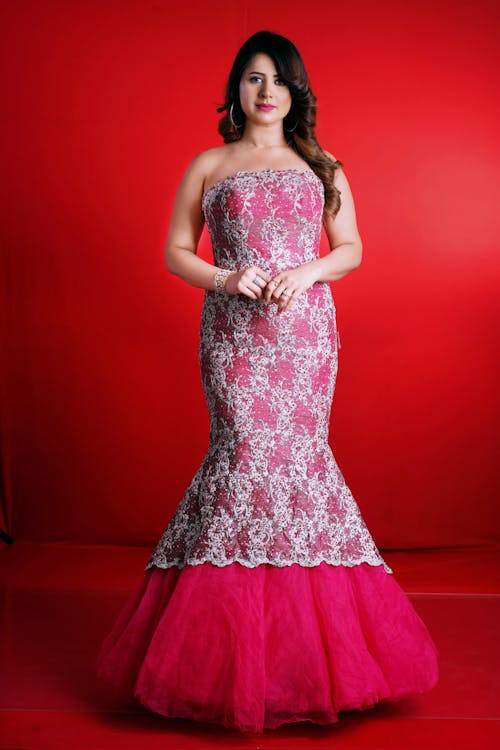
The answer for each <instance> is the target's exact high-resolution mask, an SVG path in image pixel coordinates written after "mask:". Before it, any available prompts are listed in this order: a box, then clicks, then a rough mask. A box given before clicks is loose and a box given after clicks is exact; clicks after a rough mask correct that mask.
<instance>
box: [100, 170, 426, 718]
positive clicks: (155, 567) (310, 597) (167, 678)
mask: <svg viewBox="0 0 500 750" xmlns="http://www.w3.org/2000/svg"><path fill="white" fill-rule="evenodd" d="M323 201H324V194H323V185H322V183H321V181H320V180H319V178H318V177H317V176H316V175H315V174H314V172H312V171H310V170H307V169H304V170H298V169H288V170H270V169H266V170H261V171H255V172H251V171H242V172H238V173H237V174H235V175H233V176H230V177H227V178H225V179H223V180H220V181H219V182H217V183H215V184H214V185H212V186H211V187H210V188H209V189H208V190H207V191H206V193H205V195H204V197H203V211H204V215H205V218H206V222H207V226H208V229H209V232H210V237H211V240H212V245H213V252H214V260H215V263H216V265H217V266H220V267H223V268H230V269H234V270H238V269H241V268H244V267H246V266H249V265H258V266H260V267H261V268H263V269H265V270H267V271H268V272H269V273H271V274H274V273H275V272H277V271H280V270H281V269H284V268H291V267H295V266H298V265H299V264H301V263H304V262H306V261H309V260H313V259H314V258H317V257H318V252H319V242H320V233H321V226H322V208H323ZM337 355H338V336H337V330H336V320H335V306H334V302H333V299H332V294H331V289H330V285H329V284H327V283H324V282H318V283H316V284H314V286H313V287H312V288H310V289H309V290H308V291H307V292H304V293H303V294H302V295H300V296H299V297H298V299H297V302H296V304H295V306H294V307H293V308H292V309H291V310H290V311H288V312H286V313H284V314H281V315H278V314H277V308H276V306H275V305H274V304H271V305H266V304H264V303H263V302H261V301H258V300H251V299H249V298H248V297H245V296H242V295H238V296H228V295H225V294H220V293H216V292H212V291H206V292H205V298H204V305H203V312H202V321H201V329H200V349H199V359H200V365H201V372H202V378H203V387H204V392H205V396H206V400H207V405H208V409H209V413H210V444H209V447H208V451H207V454H206V456H205V458H204V460H203V461H202V463H201V466H200V467H199V469H198V471H197V473H196V475H195V476H194V478H193V479H192V481H191V484H190V485H189V487H188V489H187V491H186V493H185V496H184V497H183V498H182V500H181V501H180V502H179V504H178V506H177V508H176V510H175V512H174V515H173V517H172V519H171V520H170V522H169V524H168V526H167V527H166V529H165V531H164V533H163V536H162V537H161V539H160V541H159V542H158V544H157V546H156V548H155V549H154V551H153V552H152V555H151V558H150V560H149V562H148V564H147V566H146V570H145V572H144V578H143V580H141V582H140V584H139V586H138V588H137V589H136V591H135V593H134V594H133V595H132V596H131V597H130V599H129V601H128V602H127V604H126V606H125V607H124V608H123V610H122V612H121V613H120V614H119V617H118V619H117V621H116V622H115V624H114V627H113V629H112V631H111V632H110V633H109V635H108V636H107V638H106V640H105V641H104V643H103V645H102V647H101V651H100V653H99V656H98V659H97V671H98V675H99V677H100V678H101V679H103V680H105V681H107V682H108V683H109V684H111V685H114V686H115V688H117V689H119V690H121V691H122V693H123V694H124V695H128V696H130V697H132V696H133V697H135V699H137V700H138V701H139V702H140V703H142V704H143V705H144V706H146V707H148V708H149V709H151V710H152V711H155V712H157V713H160V714H164V715H165V716H170V717H184V718H192V719H196V720H198V721H206V722H212V723H219V724H222V725H224V726H227V727H236V728H238V729H240V730H243V731H251V732H261V731H262V730H263V729H265V728H276V727H277V726H279V725H280V724H283V723H285V722H294V721H303V720H308V721H311V722H315V723H317V724H328V723H332V722H335V721H337V719H338V715H337V714H338V711H340V710H346V709H364V708H368V707H370V706H373V705H374V704H375V703H376V702H377V701H382V700H395V699H397V698H400V697H401V696H404V695H408V694H411V693H418V692H423V691H426V690H429V689H431V688H432V687H433V686H434V685H435V683H436V682H437V679H438V666H437V656H438V655H437V650H436V647H435V645H434V643H433V641H432V639H431V637H430V635H429V632H428V630H427V628H426V626H425V624H424V623H423V621H422V620H421V618H420V617H419V616H418V614H417V612H416V611H415V609H414V608H413V606H412V604H411V603H410V601H409V599H408V597H407V596H406V594H405V593H404V592H403V590H402V589H401V588H400V586H399V585H398V583H397V582H396V581H395V579H394V575H393V573H392V571H391V569H390V568H389V567H388V565H387V564H386V562H385V561H384V560H383V558H382V557H381V555H380V553H379V551H378V549H377V547H376V545H375V543H374V541H373V539H372V537H371V535H370V533H369V531H368V529H367V527H366V525H365V522H364V520H363V518H362V516H361V513H360V510H359V508H358V506H357V504H356V502H355V500H354V498H353V496H352V494H351V492H350V490H349V488H348V487H347V485H346V483H345V481H344V478H343V476H342V473H341V471H340V469H339V467H338V466H337V464H336V462H335V458H334V456H333V454H332V451H331V448H330V446H329V444H328V428H329V418H330V409H331V404H332V398H333V392H334V387H335V379H336V373H337Z"/></svg>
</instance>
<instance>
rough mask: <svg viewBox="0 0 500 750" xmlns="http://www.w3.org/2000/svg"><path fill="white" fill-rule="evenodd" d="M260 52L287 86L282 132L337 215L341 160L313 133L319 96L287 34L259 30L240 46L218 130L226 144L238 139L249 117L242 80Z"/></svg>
mask: <svg viewBox="0 0 500 750" xmlns="http://www.w3.org/2000/svg"><path fill="white" fill-rule="evenodd" d="M258 54H264V55H268V56H269V57H270V58H271V59H272V60H273V62H274V64H275V66H276V71H277V73H278V75H279V76H280V78H281V79H282V80H283V81H284V83H285V84H286V85H287V86H288V89H289V91H290V94H291V98H292V105H291V107H290V111H289V112H288V114H287V116H286V117H285V118H284V120H283V134H284V136H285V139H286V141H287V143H288V144H289V145H290V146H291V147H292V148H293V149H294V150H295V151H296V152H297V154H299V156H301V157H302V159H304V161H306V162H307V164H309V166H310V167H311V169H312V170H313V171H314V172H315V173H316V174H317V176H318V177H319V178H320V180H321V182H322V183H323V186H324V189H325V208H324V211H325V213H326V214H330V215H331V216H332V217H334V216H335V215H336V214H337V212H338V210H339V208H340V191H339V190H338V189H337V188H336V187H335V186H334V184H333V178H334V174H335V170H336V169H338V168H339V167H341V166H343V165H342V162H340V161H338V160H337V161H335V162H333V161H332V160H331V159H330V158H329V157H328V156H327V155H326V154H325V153H324V151H323V149H322V148H321V146H320V145H319V143H318V141H317V140H316V135H315V133H314V128H315V126H316V97H315V96H314V94H313V92H312V90H311V87H310V85H309V78H308V76H307V73H306V69H305V67H304V63H303V61H302V58H301V56H300V53H299V51H298V49H297V48H296V47H295V45H294V44H293V43H292V42H291V41H290V40H289V39H287V38H286V37H284V36H281V35H280V34H274V33H273V32H271V31H258V32H257V33H256V34H253V35H252V36H251V37H250V38H249V39H247V41H246V42H245V43H244V44H243V46H242V47H241V48H240V50H239V52H238V54H237V55H236V58H235V60H234V63H233V67H232V68H231V72H230V73H229V79H228V82H227V85H226V94H225V100H224V104H223V105H222V106H220V107H217V112H225V114H224V116H223V117H221V119H220V121H219V125H218V131H219V133H220V135H222V137H223V139H224V142H225V143H233V142H234V141H239V140H240V139H241V136H242V135H243V131H244V128H245V120H246V116H245V113H244V112H243V110H242V108H241V103H240V95H239V88H240V79H241V76H242V75H243V71H244V70H245V68H246V67H247V65H248V64H249V62H250V60H251V59H252V58H253V57H254V56H255V55H258Z"/></svg>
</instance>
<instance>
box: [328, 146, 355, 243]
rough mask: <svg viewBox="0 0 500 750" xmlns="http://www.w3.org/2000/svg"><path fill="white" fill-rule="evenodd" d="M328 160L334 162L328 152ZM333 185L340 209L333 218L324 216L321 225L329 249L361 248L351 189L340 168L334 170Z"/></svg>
mask: <svg viewBox="0 0 500 750" xmlns="http://www.w3.org/2000/svg"><path fill="white" fill-rule="evenodd" d="M324 153H325V154H326V155H327V156H328V157H329V158H330V159H332V160H333V161H336V159H335V157H334V156H332V154H330V153H329V152H328V151H325V152H324ZM333 184H334V185H335V187H336V188H337V190H338V191H339V192H340V209H339V210H338V212H337V214H336V215H335V217H334V218H332V217H331V216H328V215H325V218H324V221H323V224H324V227H325V231H326V234H327V237H328V241H329V243H330V249H331V250H334V249H335V248H336V247H338V245H343V244H346V243H355V244H359V246H360V247H361V246H362V243H361V237H360V235H359V231H358V226H357V221H356V210H355V207H354V199H353V196H352V192H351V188H350V186H349V182H348V180H347V177H346V176H345V173H344V170H343V169H342V168H341V167H340V168H337V169H336V170H335V176H334V181H333Z"/></svg>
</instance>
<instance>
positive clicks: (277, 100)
mask: <svg viewBox="0 0 500 750" xmlns="http://www.w3.org/2000/svg"><path fill="white" fill-rule="evenodd" d="M240 103H241V108H242V110H243V112H244V113H245V115H246V116H247V119H248V120H250V121H251V122H255V123H256V124H262V125H266V124H267V125H271V124H272V123H274V122H278V121H280V120H283V119H284V118H285V116H286V115H287V114H288V112H289V111H290V107H291V106H292V97H291V94H290V90H289V88H288V86H287V85H286V84H285V82H284V81H283V80H282V79H281V78H280V77H279V75H278V71H277V70H276V66H275V64H274V62H273V60H272V58H270V57H269V56H268V55H263V54H258V55H255V57H253V58H252V59H251V60H250V62H249V64H248V65H247V67H246V68H245V70H244V71H243V75H242V76H241V80H240Z"/></svg>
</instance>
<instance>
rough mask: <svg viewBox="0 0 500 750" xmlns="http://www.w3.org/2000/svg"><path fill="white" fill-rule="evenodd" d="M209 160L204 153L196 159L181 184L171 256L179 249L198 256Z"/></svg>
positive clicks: (171, 232) (169, 241)
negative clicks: (204, 185)
mask: <svg viewBox="0 0 500 750" xmlns="http://www.w3.org/2000/svg"><path fill="white" fill-rule="evenodd" d="M206 161H207V159H206V157H205V156H204V154H203V153H202V154H198V155H197V156H195V157H194V159H193V160H192V161H191V163H190V164H189V166H188V168H187V169H186V171H185V173H184V175H183V177H182V180H181V182H180V184H179V187H178V190H177V194H176V196H175V201H174V205H173V209H172V215H171V218H170V227H169V232H168V237H167V244H166V248H165V253H166V255H167V257H168V254H169V253H170V252H171V251H172V249H175V247H182V248H184V249H186V250H189V251H191V252H192V253H196V248H197V246H198V242H199V239H200V236H201V233H202V230H203V225H204V223H205V220H204V216H203V211H202V203H201V201H202V197H203V184H204V181H205V176H206Z"/></svg>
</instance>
